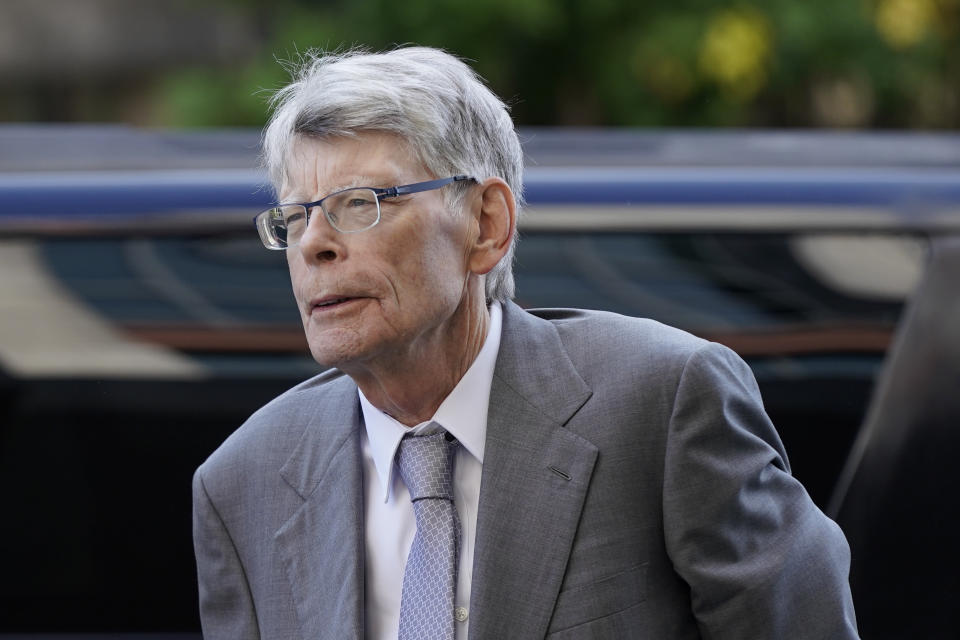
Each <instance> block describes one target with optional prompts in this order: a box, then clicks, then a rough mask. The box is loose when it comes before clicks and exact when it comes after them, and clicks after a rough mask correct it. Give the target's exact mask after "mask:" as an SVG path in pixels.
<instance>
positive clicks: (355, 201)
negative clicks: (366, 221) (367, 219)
mask: <svg viewBox="0 0 960 640" xmlns="http://www.w3.org/2000/svg"><path fill="white" fill-rule="evenodd" d="M347 206H348V207H370V206H373V201H371V200H368V199H367V198H350V199H349V200H347Z"/></svg>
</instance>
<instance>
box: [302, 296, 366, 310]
mask: <svg viewBox="0 0 960 640" xmlns="http://www.w3.org/2000/svg"><path fill="white" fill-rule="evenodd" d="M352 300H357V298H353V297H350V296H330V297H329V298H321V299H320V300H315V301H313V303H312V304H311V305H310V309H311V310H319V311H324V310H327V309H333V308H335V307H339V306H341V305H343V304H346V303H347V302H350V301H352Z"/></svg>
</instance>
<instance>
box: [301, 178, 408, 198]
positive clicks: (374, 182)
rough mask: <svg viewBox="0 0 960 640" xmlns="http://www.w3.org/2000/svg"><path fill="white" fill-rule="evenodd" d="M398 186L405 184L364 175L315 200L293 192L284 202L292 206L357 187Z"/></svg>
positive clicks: (336, 187) (332, 188) (333, 188)
mask: <svg viewBox="0 0 960 640" xmlns="http://www.w3.org/2000/svg"><path fill="white" fill-rule="evenodd" d="M398 184H403V183H402V182H397V179H396V178H384V177H383V176H381V177H373V176H369V175H362V176H356V177H354V178H351V179H350V180H349V181H348V182H341V183H339V184H337V185H334V186H333V187H331V188H329V189H328V190H326V191H324V192H323V194H322V195H320V196H319V197H317V198H316V199H313V196H303V197H301V194H302V193H303V192H302V191H292V192H291V193H290V195H288V196H287V197H286V198H285V199H284V201H285V202H287V203H288V204H292V203H296V202H316V201H317V200H320V199H321V198H326V197H327V196H328V195H330V194H331V193H336V192H338V191H343V190H344V189H354V188H356V187H372V188H375V189H382V188H387V187H393V186H395V185H398Z"/></svg>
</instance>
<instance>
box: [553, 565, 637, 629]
mask: <svg viewBox="0 0 960 640" xmlns="http://www.w3.org/2000/svg"><path fill="white" fill-rule="evenodd" d="M646 598H647V565H646V564H641V565H637V566H635V567H632V568H630V569H627V570H625V571H622V572H620V573H617V574H615V575H612V576H610V577H607V578H603V579H601V580H598V581H596V582H591V583H589V584H584V585H580V586H576V587H572V588H570V589H565V590H563V591H561V592H560V595H559V597H558V598H557V606H556V608H555V609H554V612H553V618H552V619H551V620H550V629H549V631H548V633H549V634H554V633H558V632H561V631H564V630H571V631H572V630H573V628H574V627H577V626H580V625H585V624H586V623H589V622H592V621H595V620H600V619H602V618H606V617H608V616H613V615H615V614H617V613H620V612H621V611H625V610H627V609H630V608H632V607H635V606H636V605H638V604H640V603H641V602H643V601H644V600H646ZM563 635H566V634H563ZM572 637H576V636H572Z"/></svg>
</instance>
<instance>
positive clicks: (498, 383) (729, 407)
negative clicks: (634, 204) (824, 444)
mask: <svg viewBox="0 0 960 640" xmlns="http://www.w3.org/2000/svg"><path fill="white" fill-rule="evenodd" d="M361 429H362V413H361V411H360V408H359V402H358V399H357V389H356V386H355V385H354V384H353V382H352V381H351V380H350V379H349V378H347V377H346V376H343V375H342V374H340V373H338V372H336V371H331V372H327V373H324V374H322V375H320V376H318V377H316V378H314V379H312V380H309V381H307V382H305V383H303V384H301V385H299V386H297V387H295V388H294V389H292V390H290V391H288V392H287V393H285V394H284V395H282V396H280V397H278V398H277V399H275V400H274V401H273V402H271V403H270V404H268V405H267V406H265V407H264V408H263V409H261V410H260V411H258V412H257V413H256V414H254V415H253V416H252V417H251V418H250V419H249V420H248V421H247V422H246V423H245V424H244V425H243V426H242V427H241V428H240V429H239V430H238V431H237V432H236V433H234V434H233V435H232V436H230V438H228V439H227V440H226V442H224V444H223V445H222V446H221V447H220V448H219V449H218V450H217V451H216V452H215V453H214V454H213V455H212V456H210V458H209V459H208V460H207V461H206V462H205V463H204V464H203V465H202V466H201V467H200V469H198V471H197V473H196V475H195V478H194V542H195V546H196V553H197V566H198V572H199V581H200V610H201V617H202V620H203V628H204V635H205V637H206V638H208V640H212V639H218V638H223V639H224V640H241V639H245V638H265V639H266V638H283V639H286V638H290V639H293V638H297V639H304V640H306V639H310V640H314V639H317V638H335V639H337V640H342V639H346V638H362V637H363V621H364V614H363V601H364V589H363V579H364V549H363V538H364V523H363V507H362V503H363V498H362V496H363V492H362V486H361V484H362V472H361V458H360V438H359V434H360V431H361ZM848 567H849V550H848V547H847V544H846V541H845V540H844V537H843V534H842V533H841V532H840V530H839V528H838V527H837V526H836V525H835V524H834V523H833V522H831V521H830V520H829V519H827V518H826V517H825V516H824V515H823V514H822V513H821V512H820V511H819V510H818V509H817V508H816V507H815V506H814V505H813V503H812V502H811V501H810V498H809V497H808V495H807V493H806V491H805V490H804V489H803V487H802V486H801V485H800V484H799V483H798V482H797V481H796V480H795V479H794V478H793V477H792V476H791V475H790V472H789V467H788V463H787V458H786V455H785V453H784V451H783V448H782V445H781V443H780V440H779V438H778V436H777V434H776V432H775V430H774V428H773V426H772V425H771V424H770V421H769V419H768V418H767V416H766V414H765V413H764V411H763V407H762V404H761V401H760V397H759V394H758V391H757V388H756V383H755V382H754V379H753V376H752V375H751V373H750V371H749V369H748V368H747V366H746V365H745V364H744V363H743V362H742V361H741V360H740V359H739V358H738V357H737V356H736V355H734V354H733V353H732V352H730V351H729V350H727V349H726V348H724V347H722V346H719V345H715V344H711V343H708V342H705V341H703V340H700V339H698V338H695V337H693V336H690V335H689V334H686V333H683V332H681V331H678V330H675V329H671V328H668V327H665V326H663V325H661V324H658V323H656V322H653V321H649V320H637V319H633V318H625V317H622V316H616V315H613V314H607V313H598V312H584V311H573V310H553V311H541V312H538V313H537V315H532V314H529V313H527V312H525V311H522V310H521V309H520V308H518V307H516V306H514V305H505V308H504V316H503V336H502V340H501V346H500V353H499V357H498V359H497V364H496V371H495V374H494V380H493V387H492V390H491V397H490V411H489V417H488V425H487V443H486V452H485V457H484V465H483V475H482V481H481V488H480V505H479V514H478V520H477V539H476V547H475V557H474V571H473V585H472V596H471V602H470V638H471V639H491V640H494V639H496V640H502V639H505V638H522V639H529V638H543V637H545V636H546V637H550V638H555V639H557V640H559V639H561V638H651V639H654V640H671V639H674V638H677V639H679V638H709V639H718V638H731V639H733V638H736V639H739V640H742V639H776V640H785V639H793V638H809V639H811V640H814V639H815V640H824V639H827V638H855V637H856V635H857V634H856V623H855V621H854V614H853V606H852V604H851V598H850V591H849V587H848V583H847V571H848Z"/></svg>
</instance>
